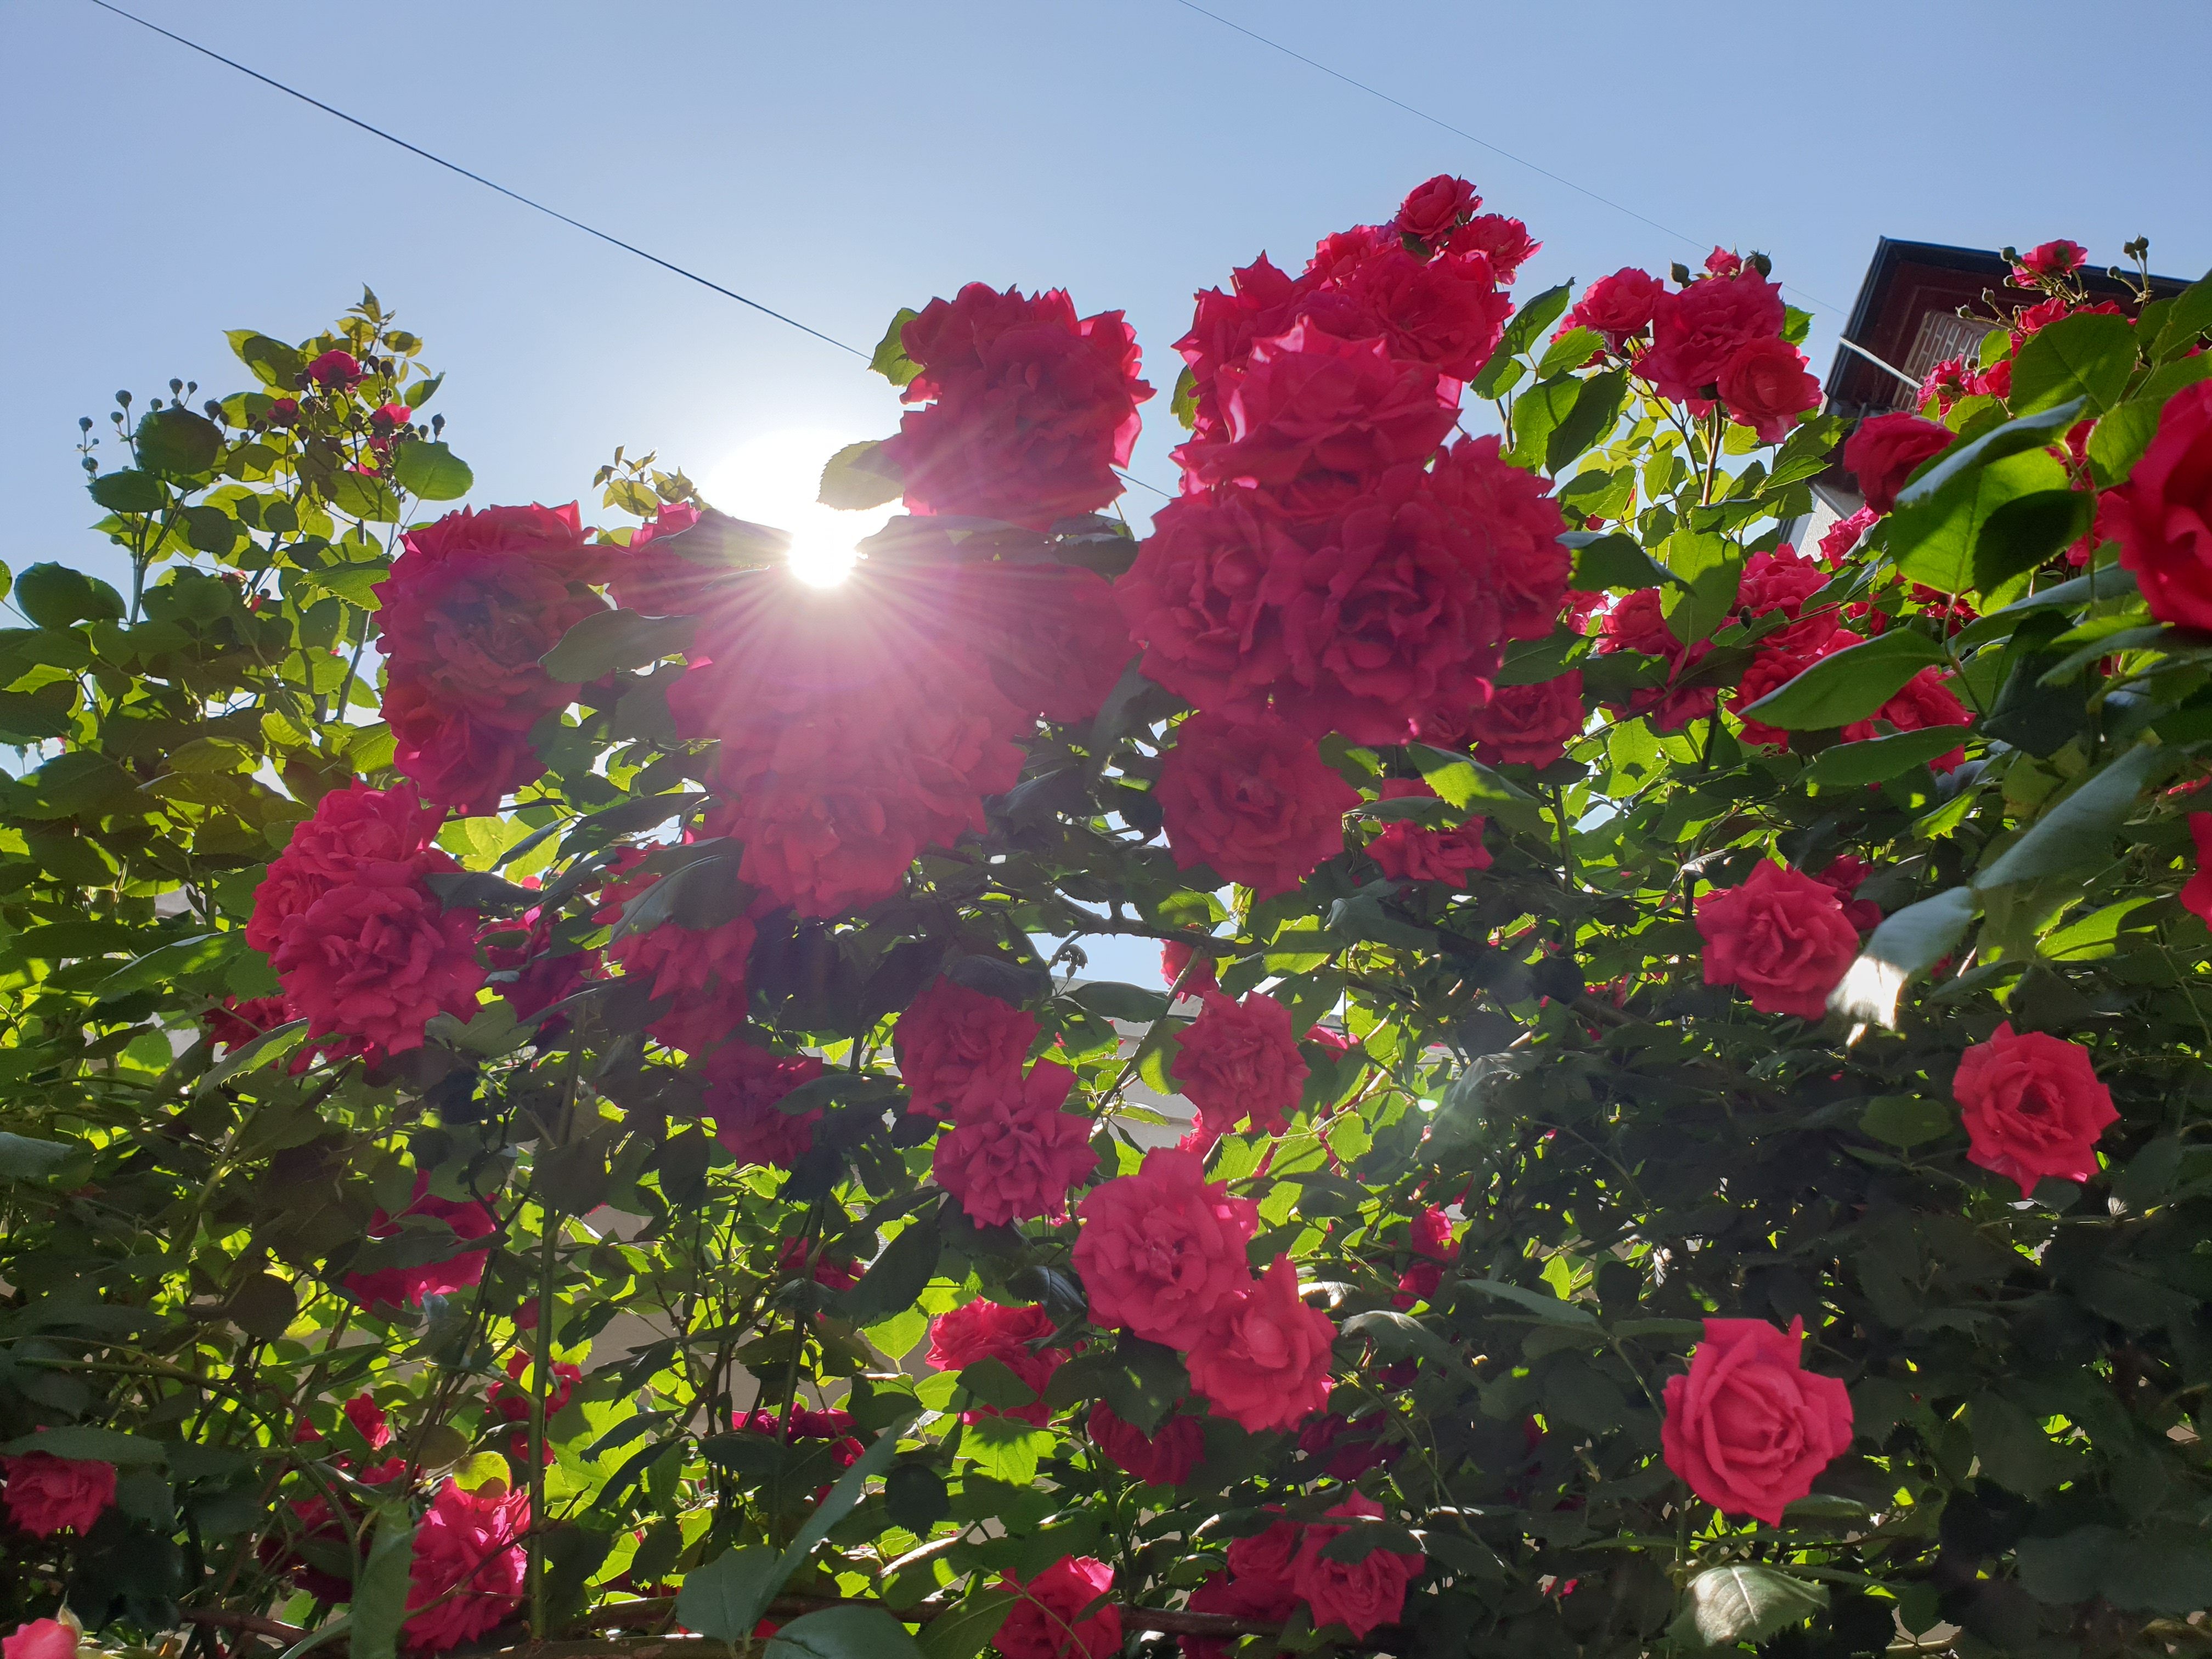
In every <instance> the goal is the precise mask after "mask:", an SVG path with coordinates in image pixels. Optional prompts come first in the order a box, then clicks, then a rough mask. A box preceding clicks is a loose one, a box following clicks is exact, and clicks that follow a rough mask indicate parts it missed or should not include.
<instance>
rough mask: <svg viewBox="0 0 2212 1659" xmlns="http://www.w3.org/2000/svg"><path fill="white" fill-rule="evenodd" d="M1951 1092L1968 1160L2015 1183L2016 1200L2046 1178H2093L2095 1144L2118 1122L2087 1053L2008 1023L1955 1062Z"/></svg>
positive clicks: (2024, 1196)
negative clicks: (1955, 1099)
mask: <svg viewBox="0 0 2212 1659" xmlns="http://www.w3.org/2000/svg"><path fill="white" fill-rule="evenodd" d="M1951 1092H1952V1093H1953V1094H1954V1095H1956V1096H1957V1097H1958V1099H1959V1104H1960V1108H1961V1111H1960V1116H1961V1117H1962V1118H1963V1119H1964V1120H1965V1122H1966V1139H1967V1140H1968V1142H1969V1143H1970V1144H1969V1146H1968V1149H1967V1152H1966V1158H1967V1161H1968V1162H1970V1163H1972V1164H1979V1165H1980V1166H1981V1167H1982V1168H1983V1169H1984V1170H1990V1172H1991V1173H1992V1174H1996V1175H2001V1176H2010V1177H2011V1178H2012V1179H2013V1180H2015V1181H2017V1182H2019V1183H2020V1195H2021V1197H2022V1198H2027V1197H2028V1196H2030V1195H2031V1194H2033V1192H2034V1191H2035V1187H2036V1183H2037V1182H2039V1181H2041V1180H2043V1179H2044V1178H2045V1176H2055V1177H2057V1178H2058V1179H2059V1180H2062V1181H2087V1180H2088V1179H2089V1177H2090V1176H2093V1175H2095V1174H2096V1173H2097V1138H2098V1137H2099V1136H2100V1135H2101V1134H2103V1133H2104V1132H2105V1128H2106V1125H2108V1124H2110V1123H2113V1122H2115V1121H2118V1118H2119V1113H2118V1111H2117V1110H2116V1109H2114V1108H2113V1105H2112V1091H2111V1090H2109V1089H2107V1088H2106V1086H2105V1085H2103V1084H2101V1083H2100V1082H2098V1081H2097V1073H2096V1071H2095V1069H2094V1068H2093V1066H2091V1065H2090V1063H2089V1051H2088V1050H2087V1048H2083V1047H2081V1044H2080V1043H2078V1042H2064V1041H2063V1040H2061V1039H2060V1038H2057V1037H2055V1036H2045V1034H2044V1033H2042V1032H2040V1031H2026V1032H2020V1033H2015V1031H2014V1030H2013V1029H2012V1024H2011V1022H2010V1021H2007V1022H2006V1023H2005V1024H2002V1025H1999V1026H1998V1027H1997V1029H1996V1030H1995V1031H1993V1032H1992V1033H1990V1040H1989V1041H1988V1042H1978V1043H1976V1044H1974V1046H1973V1047H1972V1048H1969V1049H1967V1050H1966V1053H1965V1054H1961V1055H1960V1056H1959V1071H1958V1075H1957V1076H1955V1077H1954V1078H1953V1079H1951Z"/></svg>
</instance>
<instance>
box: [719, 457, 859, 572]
mask: <svg viewBox="0 0 2212 1659" xmlns="http://www.w3.org/2000/svg"><path fill="white" fill-rule="evenodd" d="M855 440H856V435H854V434H852V433H841V432H836V431H832V430H830V429H829V428H827V427H802V428H792V429H790V430H787V431H782V432H767V433H763V434H761V435H759V436H757V437H753V438H749V439H747V440H746V441H744V442H743V443H741V444H739V445H738V447H737V448H736V449H734V450H732V452H731V453H730V454H729V456H728V457H727V458H726V459H724V460H723V462H722V463H721V465H719V466H717V467H715V468H714V471H711V472H709V473H708V475H707V477H706V478H705V479H704V480H703V481H702V486H701V487H702V490H703V491H704V493H705V495H706V497H707V499H708V501H712V502H713V503H714V505H715V506H716V507H720V509H721V510H722V511H723V512H725V513H733V514H735V515H736V516H737V517H738V518H740V519H749V520H752V521H753V522H754V523H756V524H763V525H769V526H773V527H774V528H775V529H777V530H781V531H786V532H789V534H790V536H791V570H792V574H793V575H795V576H797V577H798V578H799V580H801V581H803V582H807V583H810V584H811V585H812V586H817V587H832V586H836V584H837V583H839V582H842V581H843V580H845V578H846V576H847V575H848V574H850V572H851V570H852V568H853V562H854V549H855V547H856V546H857V545H858V544H860V542H862V541H863V540H865V539H866V538H868V537H870V536H872V535H873V534H875V532H877V531H878V530H880V529H882V528H883V527H884V524H885V523H886V522H887V521H888V520H890V517H891V515H892V514H893V513H895V512H896V511H897V510H898V509H897V507H896V505H890V506H885V507H871V508H869V509H867V510H866V511H864V512H856V513H852V512H841V511H839V510H838V509H837V508H835V507H824V506H823V505H822V504H821V502H820V501H817V500H816V499H815V496H816V494H817V491H818V490H819V489H820V487H821V483H822V466H823V463H824V462H825V461H827V460H828V459H829V458H830V457H831V456H832V455H834V454H836V453H837V452H838V451H839V450H840V449H842V448H843V447H845V446H846V445H847V444H849V443H852V442H854V441H855Z"/></svg>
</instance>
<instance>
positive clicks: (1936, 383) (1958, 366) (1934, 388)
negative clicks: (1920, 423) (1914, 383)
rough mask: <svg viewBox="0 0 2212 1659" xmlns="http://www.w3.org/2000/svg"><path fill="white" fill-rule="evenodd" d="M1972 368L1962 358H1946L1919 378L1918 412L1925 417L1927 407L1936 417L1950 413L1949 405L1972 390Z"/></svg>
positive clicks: (1970, 364)
mask: <svg viewBox="0 0 2212 1659" xmlns="http://www.w3.org/2000/svg"><path fill="white" fill-rule="evenodd" d="M1974 372H1975V371H1974V366H1973V365H1972V363H1969V362H1967V361H1966V359H1965V358H1963V357H1946V358H1945V359H1944V360H1943V361H1942V362H1940V363H1938V364H1936V367H1935V368H1931V369H1929V371H1928V373H1927V374H1924V375H1923V376H1922V377H1921V380H1920V401H1919V404H1918V410H1919V412H1920V413H1921V414H1923V415H1925V414H1926V413H1927V412H1928V410H1929V406H1930V405H1931V404H1932V405H1933V406H1934V408H1935V410H1936V416H1937V417H1938V418H1941V417H1942V416H1945V415H1948V414H1949V413H1950V412H1951V405H1952V404H1955V403H1957V402H1958V401H1959V399H1960V398H1964V397H1966V395H1967V394H1968V393H1970V392H1972V391H1973V389H1974Z"/></svg>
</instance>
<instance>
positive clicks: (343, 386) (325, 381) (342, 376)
mask: <svg viewBox="0 0 2212 1659" xmlns="http://www.w3.org/2000/svg"><path fill="white" fill-rule="evenodd" d="M307 378H308V379H309V380H313V382H314V383H315V384H316V385H317V386H325V387H327V388H329V389H331V390H332V391H337V392H350V391H352V390H353V388H354V387H355V386H358V385H360V384H361V382H362V380H365V379H367V378H368V377H367V376H366V375H364V374H362V369H361V362H360V360H359V359H357V358H356V357H355V356H354V355H353V353H351V352H350V351H340V350H337V349H331V350H329V351H325V353H323V355H322V356H319V357H318V358H316V359H315V360H314V361H313V362H310V363H309V364H308V365H307Z"/></svg>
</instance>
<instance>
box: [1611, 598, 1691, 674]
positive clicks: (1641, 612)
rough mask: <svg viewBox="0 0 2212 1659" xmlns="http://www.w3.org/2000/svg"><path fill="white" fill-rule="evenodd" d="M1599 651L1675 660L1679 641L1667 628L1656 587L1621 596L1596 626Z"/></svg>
mask: <svg viewBox="0 0 2212 1659" xmlns="http://www.w3.org/2000/svg"><path fill="white" fill-rule="evenodd" d="M1597 648H1598V649H1599V650H1600V651H1635V652H1640V653H1642V654H1643V655H1644V656H1647V657H1669V658H1672V657H1679V656H1680V655H1681V654H1682V641H1680V640H1678V639H1676V638H1675V637H1674V629H1671V628H1669V627H1668V626H1667V613H1666V611H1665V608H1664V601H1663V598H1662V595H1661V593H1660V592H1659V590H1658V589H1657V588H1656V587H1639V588H1638V589H1637V590H1636V591H1635V592H1632V593H1627V594H1624V595H1622V596H1621V598H1620V599H1618V600H1616V601H1614V603H1613V608H1612V609H1611V610H1610V611H1607V612H1606V613H1605V619H1604V621H1603V622H1601V623H1600V624H1599V639H1598V646H1597Z"/></svg>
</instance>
